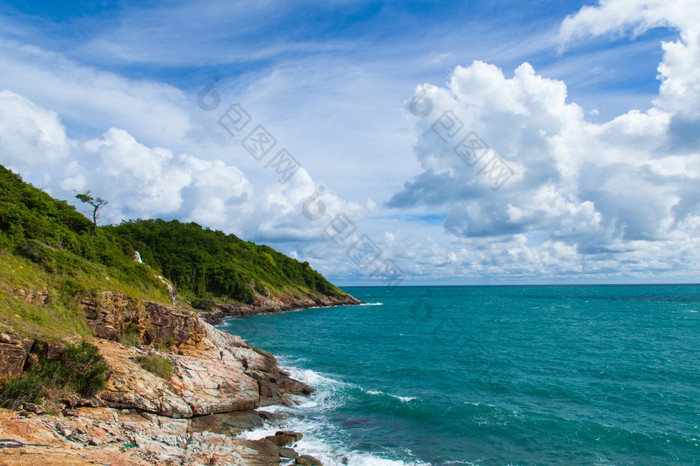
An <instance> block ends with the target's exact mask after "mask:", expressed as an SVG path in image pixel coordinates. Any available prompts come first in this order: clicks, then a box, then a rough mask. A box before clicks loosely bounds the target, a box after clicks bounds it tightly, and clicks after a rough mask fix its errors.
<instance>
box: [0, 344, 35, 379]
mask: <svg viewBox="0 0 700 466" xmlns="http://www.w3.org/2000/svg"><path fill="white" fill-rule="evenodd" d="M33 344H34V340H30V339H28V338H24V337H22V336H19V335H14V334H9V333H2V334H0V382H4V381H6V380H9V379H12V378H14V377H17V376H18V375H20V374H21V373H22V370H23V369H24V365H25V363H26V362H27V357H28V356H29V352H30V351H31V349H32V345H33Z"/></svg>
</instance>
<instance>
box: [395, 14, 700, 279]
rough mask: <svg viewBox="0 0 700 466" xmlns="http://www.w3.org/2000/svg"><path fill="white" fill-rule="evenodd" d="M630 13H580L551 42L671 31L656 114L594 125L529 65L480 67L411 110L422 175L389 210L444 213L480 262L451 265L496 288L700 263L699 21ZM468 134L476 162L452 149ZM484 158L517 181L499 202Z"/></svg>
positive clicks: (430, 89) (456, 74)
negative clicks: (491, 280) (522, 277)
mask: <svg viewBox="0 0 700 466" xmlns="http://www.w3.org/2000/svg"><path fill="white" fill-rule="evenodd" d="M639 3H640V2H631V1H630V2H626V1H602V2H601V4H600V5H599V6H598V7H586V8H584V9H582V10H581V12H580V13H578V14H576V15H573V16H570V17H568V18H567V19H566V20H565V21H564V22H563V24H562V27H561V37H562V39H563V40H565V41H572V40H574V39H579V38H582V37H585V36H588V35H602V34H605V33H618V34H623V33H627V32H629V31H632V32H633V33H634V34H641V33H643V32H644V31H646V30H648V29H650V28H652V27H657V26H665V27H673V28H676V29H678V30H679V32H680V39H679V41H677V42H667V43H664V51H665V53H664V57H663V61H662V63H661V64H660V66H659V72H660V80H661V86H660V91H659V97H658V99H656V100H655V101H654V104H655V105H654V107H652V108H651V109H650V110H649V111H647V112H640V111H638V110H632V111H629V112H628V113H625V114H623V115H620V116H618V117H617V118H614V119H612V120H611V121H609V122H606V123H603V124H595V123H592V122H589V121H587V120H586V115H585V113H584V112H583V111H582V109H581V107H580V106H578V105H577V104H575V103H569V102H567V88H566V85H565V83H564V82H561V81H557V80H552V79H547V78H545V77H543V76H540V75H538V74H537V73H536V72H535V71H534V69H533V68H532V66H530V65H529V64H527V63H524V64H523V65H521V66H520V67H518V68H517V69H516V70H515V73H514V75H513V77H510V78H508V77H506V76H504V74H503V72H502V70H500V69H499V68H498V67H496V66H494V65H489V64H486V63H483V62H480V61H476V62H474V63H473V64H472V65H470V66H468V67H457V68H456V69H455V70H454V71H453V73H452V75H451V76H450V78H449V80H448V82H447V85H446V86H445V87H437V86H432V85H424V86H420V87H418V88H417V90H416V92H417V96H419V97H420V98H419V99H417V100H416V99H414V100H413V101H412V102H411V103H410V104H409V118H411V119H413V121H414V122H415V125H416V132H417V134H418V140H417V143H416V144H415V147H414V153H415V155H416V157H417V159H418V161H419V162H420V164H421V168H422V172H421V173H419V174H418V175H417V176H416V177H414V178H413V179H412V180H410V181H409V182H407V183H406V185H405V186H404V189H403V190H401V191H399V192H398V193H396V194H395V195H394V197H393V198H392V199H391V201H390V203H389V205H390V206H392V207H400V208H405V209H421V206H428V207H429V208H431V209H435V208H442V209H447V211H448V215H447V217H446V219H445V223H444V227H445V229H446V231H447V232H448V233H450V234H452V235H454V236H453V238H454V237H456V238H462V241H466V242H467V243H468V244H469V245H470V246H472V247H476V248H477V250H478V248H483V249H484V250H486V251H487V255H486V256H481V257H474V255H475V253H473V252H469V253H468V254H467V253H465V254H466V256H463V255H462V256H460V254H457V255H456V256H455V255H454V254H452V255H450V256H449V257H451V258H452V259H451V260H452V261H453V262H454V261H455V260H459V258H460V257H463V258H464V259H463V260H464V261H468V263H469V264H470V266H471V267H474V266H475V264H486V263H490V264H492V265H491V267H493V268H494V269H493V270H498V272H497V273H499V274H502V275H506V276H507V275H511V274H516V275H517V274H529V273H532V274H534V275H535V276H541V277H545V276H548V275H552V274H555V275H556V274H557V273H562V274H570V275H571V274H573V275H576V274H581V275H580V276H587V274H598V275H599V276H606V275H611V276H612V275H615V274H628V276H636V275H639V274H643V273H644V272H643V271H644V270H646V271H647V272H646V273H650V271H661V272H663V273H669V274H670V273H678V271H679V270H688V269H689V268H690V269H691V270H693V267H694V265H693V264H695V263H697V260H698V258H700V250H698V249H697V240H694V239H692V231H696V228H697V224H698V222H699V221H700V188H697V186H700V176H699V171H700V136H698V134H700V119H698V118H697V115H698V113H697V112H698V110H697V105H696V104H697V102H698V101H700V85H699V83H700V78H699V76H700V53H699V52H700V48H699V47H698V34H697V32H698V31H699V30H700V28H698V23H699V22H700V14H692V12H693V11H699V12H700V10H698V2H687V4H686V5H685V6H686V7H687V8H686V9H683V8H681V7H679V6H678V5H673V6H667V5H666V3H662V2H642V3H643V5H642V7H641V8H640V5H639ZM680 3H683V2H680ZM428 100H429V101H430V103H431V104H432V111H431V112H429V114H428V115H426V114H425V113H428V108H427V107H425V105H426V104H427V102H428ZM423 110H424V111H423ZM421 111H423V113H421ZM445 112H449V113H445ZM470 131H473V132H474V133H475V134H476V135H478V136H479V137H480V139H481V143H484V144H486V145H487V146H488V147H489V148H490V149H491V151H490V152H487V151H486V148H482V149H479V146H478V144H479V143H478V142H477V143H476V144H477V146H474V144H475V143H474V142H473V141H479V140H477V139H475V138H473V137H469V138H468V139H467V141H472V142H471V143H470V145H471V147H472V149H474V148H476V151H472V152H467V151H465V150H464V149H465V146H464V145H462V146H460V142H461V141H462V140H463V139H464V138H465V137H467V135H468V134H469V133H470ZM459 152H461V154H462V156H463V157H462V158H460V155H459ZM482 154H484V155H483V157H482V158H479V157H480V156H481V155H482ZM493 154H499V155H500V156H501V157H502V159H503V160H504V161H505V162H506V163H507V164H508V165H509V166H510V167H511V168H512V169H513V172H514V175H513V176H512V177H510V178H509V179H507V181H506V182H505V183H504V184H503V185H502V186H501V187H500V189H498V190H493V189H491V188H492V187H493V186H494V180H493V179H489V177H488V176H487V175H488V174H489V171H488V165H487V161H488V160H490V157H491V156H493ZM477 159H478V161H477ZM470 165H471V166H470ZM502 173H506V172H502ZM484 241H490V244H489V245H488V247H486V246H485V245H484ZM514 241H515V243H514ZM681 244H682V245H684V246H683V247H681ZM679 249H683V251H684V252H683V253H682V254H680V253H679V252H678V251H679ZM684 254H685V255H688V256H685V255H684ZM445 255H447V253H446V252H445ZM467 256H471V257H468V258H467ZM688 260H690V262H688ZM616 269H617V271H615V270H616ZM477 270H481V271H483V267H477ZM661 272H660V273H661ZM695 273H696V272H695ZM677 276H682V273H678V275H677Z"/></svg>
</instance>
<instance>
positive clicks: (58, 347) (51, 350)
mask: <svg viewBox="0 0 700 466" xmlns="http://www.w3.org/2000/svg"><path fill="white" fill-rule="evenodd" d="M65 351H66V345H64V344H63V343H61V342H60V341H48V342H46V359H48V360H49V361H58V360H59V359H61V357H62V356H63V353H65Z"/></svg>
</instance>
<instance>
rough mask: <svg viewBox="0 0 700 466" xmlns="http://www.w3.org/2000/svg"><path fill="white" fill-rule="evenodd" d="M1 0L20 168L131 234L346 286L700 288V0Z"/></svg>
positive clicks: (8, 99) (0, 151) (11, 134)
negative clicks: (190, 244)
mask: <svg viewBox="0 0 700 466" xmlns="http://www.w3.org/2000/svg"><path fill="white" fill-rule="evenodd" d="M0 4H1V5H2V8H0V68H2V69H4V72H3V73H2V74H0V92H2V94H0V120H3V121H2V125H0V126H1V127H2V130H0V162H1V163H3V164H5V165H7V166H10V167H11V168H13V169H14V170H16V171H18V172H19V173H21V174H22V175H23V176H24V178H25V179H26V180H28V181H30V182H32V183H33V184H35V185H37V186H39V187H42V188H43V189H45V190H46V191H48V192H50V193H52V194H53V195H55V196H57V197H61V198H70V197H71V196H72V192H73V190H86V189H92V190H93V192H95V193H96V194H98V195H101V196H102V197H105V198H108V199H110V212H105V216H106V217H105V218H106V219H107V220H109V221H112V222H118V221H119V220H121V219H124V218H136V217H142V218H147V217H163V218H179V219H181V220H185V221H190V220H191V221H196V222H198V223H201V224H203V225H207V226H211V227H213V228H220V229H223V230H224V231H226V232H231V233H235V234H237V235H239V236H242V237H244V238H245V239H250V240H254V241H258V242H265V243H268V244H270V245H272V246H273V247H276V248H278V249H280V250H282V251H283V252H285V253H288V254H291V255H293V256H296V257H298V258H300V259H303V260H309V262H310V263H311V264H312V265H314V266H315V267H316V268H317V269H319V270H320V271H321V272H322V273H325V274H326V275H328V276H329V277H330V278H332V279H333V280H335V281H337V282H339V283H341V284H375V285H383V284H384V285H386V284H391V283H393V282H392V280H393V279H394V278H395V277H396V276H397V275H396V273H395V274H394V275H391V276H388V275H387V270H389V269H391V270H394V272H396V271H399V272H400V273H399V275H400V277H401V278H402V281H401V283H402V284H422V283H440V284H472V283H478V284H481V283H611V282H689V281H698V279H700V272H699V270H698V266H697V264H698V263H700V261H698V260H697V259H698V258H699V257H698V256H700V252H698V251H699V250H698V247H699V246H700V243H699V242H698V233H699V232H700V208H699V205H698V200H699V199H700V190H699V189H698V188H697V186H700V183H698V181H699V180H698V178H699V177H700V159H699V154H700V147H699V146H700V141H699V140H698V137H697V136H696V135H697V134H700V117H699V116H698V110H696V109H697V108H699V107H700V106H698V105H697V104H698V98H699V96H700V84H699V81H698V79H699V78H697V76H698V75H699V74H700V73H698V71H700V69H698V68H700V58H699V57H698V54H699V50H700V47H699V46H698V40H699V39H698V30H699V29H700V28H699V27H698V23H700V20H698V19H697V18H700V15H698V14H696V13H698V12H699V11H700V9H699V8H700V7H699V6H698V2H697V1H680V2H675V3H674V4H673V5H666V4H665V3H663V2H660V1H645V0H638V1H633V0H607V1H602V2H600V3H598V2H595V1H589V2H570V1H538V2H509V1H490V2H483V1H474V2H457V1H448V2H425V1H422V2H418V1H415V2H411V1H404V2H374V1H335V2H333V1H331V2H319V1H306V2H283V1H263V2H257V3H255V4H249V3H247V2H246V3H244V2H220V1H203V2H198V3H196V4H191V3H190V2H178V1H174V2H128V1H120V2H109V1H95V2H72V3H67V4H62V5H56V4H55V3H54V2H32V3H31V4H29V3H27V2H13V1H10V2H7V1H5V2H0ZM664 44H665V45H664ZM215 78H217V79H216V81H214V79H215ZM208 83H212V88H211V89H210V90H213V91H215V92H216V93H217V95H218V96H219V99H218V102H219V104H218V106H214V107H215V108H211V109H205V108H202V107H201V106H199V105H198V100H197V97H198V94H199V93H200V91H202V89H203V88H205V86H206V85H207V84H208ZM421 92H422V94H420V95H421V96H422V99H426V98H427V99H429V100H430V102H431V104H432V105H433V107H432V110H431V112H430V114H428V115H424V116H421V115H417V114H416V113H415V112H412V111H411V108H412V107H411V102H412V99H413V98H414V96H415V95H417V93H421ZM206 98H207V99H209V100H207V102H212V100H211V99H212V95H211V93H207V94H206ZM233 104H239V105H240V107H238V108H241V109H244V110H245V112H246V113H247V115H249V116H250V121H251V123H250V126H246V127H245V132H241V133H240V134H233V133H231V132H229V131H227V130H226V129H225V128H224V127H223V126H222V125H221V124H219V119H220V118H221V117H222V116H223V115H224V113H225V112H226V111H227V110H228V109H229V108H230V106H231V105H233ZM450 124H453V125H458V126H460V127H461V129H460V131H458V132H456V133H455V134H454V135H453V134H452V130H451V129H448V126H449V125H450ZM257 125H262V127H263V128H265V130H266V132H267V133H268V134H269V135H271V136H272V137H274V139H275V140H276V141H277V144H276V146H275V147H274V149H271V152H270V154H266V155H265V156H264V158H263V159H262V160H257V159H256V158H255V157H252V156H251V154H249V153H248V151H246V149H245V145H244V139H245V137H246V136H247V134H248V133H249V132H250V131H251V130H252V129H253V128H254V127H255V126H257ZM451 128H452V129H456V128H457V126H452V127H451ZM470 132H473V134H475V135H476V136H478V138H479V140H480V141H481V143H483V144H484V147H488V149H489V151H488V154H489V155H488V156H485V157H484V158H483V159H480V160H479V162H478V163H475V164H474V165H470V163H471V161H475V160H476V158H475V157H473V159H469V157H468V156H467V155H465V154H466V153H465V152H464V151H462V155H461V156H459V154H458V151H459V149H457V148H456V147H457V146H458V145H459V143H460V141H462V139H464V138H465V137H467V134H471V133H470ZM465 141H466V139H465ZM469 141H473V139H469ZM461 147H462V148H464V147H465V146H461ZM280 149H285V150H286V151H287V152H286V153H287V154H290V155H291V156H292V157H293V159H291V160H293V161H294V166H295V167H296V166H299V167H300V168H299V169H298V170H297V171H296V172H294V173H293V175H292V176H291V177H290V178H289V179H285V180H282V181H283V182H280V176H285V175H279V173H276V172H275V165H274V160H277V159H275V157H277V155H276V154H277V153H278V151H279V150H280ZM485 154H486V152H485ZM474 155H475V154H472V156H474ZM494 155H495V156H497V158H496V159H494V158H493V156H494ZM460 157H461V158H460ZM278 161H279V160H278ZM467 161H470V162H469V163H467ZM487 161H491V162H488V163H491V165H489V166H490V167H491V168H492V169H493V168H494V167H495V165H493V164H495V163H502V164H503V165H502V166H499V167H500V168H498V169H501V170H505V168H503V167H507V169H508V170H509V173H512V174H511V176H509V177H508V179H507V181H505V182H504V183H503V185H499V186H498V187H497V188H498V189H492V188H494V186H493V184H494V180H492V179H490V178H489V175H493V174H494V173H496V172H494V171H488V170H487V168H488V167H489V166H487V165H486V164H487ZM289 163H291V162H289ZM277 167H279V165H277ZM289 167H292V165H289ZM502 173H505V172H502ZM287 174H289V173H287ZM314 193H316V197H314V198H313V199H312V200H314V202H311V201H309V199H310V198H312V197H313V196H314ZM307 201H309V202H307ZM316 201H319V202H321V203H322V205H323V212H324V215H323V216H322V217H320V218H318V219H310V218H309V214H308V210H307V211H306V213H307V215H305V214H304V212H305V211H304V210H303V208H304V205H305V202H307V204H306V205H307V207H308V206H312V207H318V206H319V205H321V204H318V203H317V202H316ZM311 217H314V216H311ZM338 218H344V219H347V220H348V221H350V222H351V224H352V225H353V226H354V229H353V231H352V233H351V234H349V236H348V238H346V239H344V240H343V241H338V238H335V241H334V238H332V237H330V235H329V234H328V232H329V231H330V230H329V228H331V227H332V226H333V225H336V226H337V224H332V221H334V219H338ZM357 241H360V243H358V244H365V243H366V242H367V241H371V244H372V247H373V249H372V250H373V251H376V252H377V254H378V255H377V257H374V256H373V255H370V256H371V257H370V256H367V255H365V256H362V258H361V260H360V259H358V256H357V255H353V251H355V250H354V249H352V245H353V244H356V242H357ZM397 273H398V272H397ZM383 274H384V275H383Z"/></svg>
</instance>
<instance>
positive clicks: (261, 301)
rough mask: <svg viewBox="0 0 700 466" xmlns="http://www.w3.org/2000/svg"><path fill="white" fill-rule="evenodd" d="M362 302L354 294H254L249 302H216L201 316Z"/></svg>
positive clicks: (214, 318)
mask: <svg viewBox="0 0 700 466" xmlns="http://www.w3.org/2000/svg"><path fill="white" fill-rule="evenodd" d="M356 304H362V301H360V300H359V299H357V298H355V297H354V296H350V295H344V296H325V295H308V296H303V297H302V296H296V295H283V296H280V297H276V298H271V297H268V296H263V295H261V294H256V295H255V299H254V301H253V302H252V303H250V304H226V303H216V305H215V308H214V309H213V310H211V311H209V312H207V313H204V314H202V317H203V318H204V319H206V320H207V321H209V322H211V323H218V322H220V321H221V319H222V318H224V317H227V316H252V315H257V314H272V313H276V312H284V311H292V310H295V309H304V308H308V307H327V306H343V305H356Z"/></svg>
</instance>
